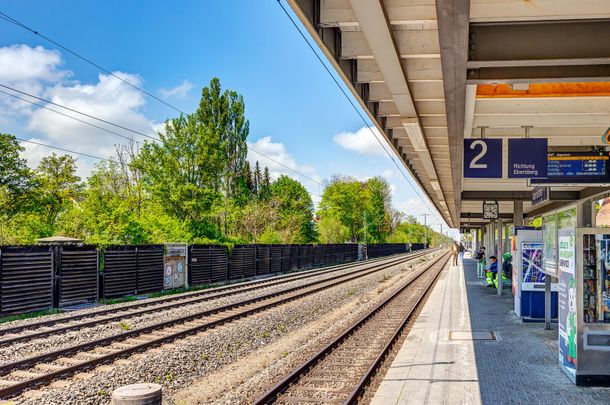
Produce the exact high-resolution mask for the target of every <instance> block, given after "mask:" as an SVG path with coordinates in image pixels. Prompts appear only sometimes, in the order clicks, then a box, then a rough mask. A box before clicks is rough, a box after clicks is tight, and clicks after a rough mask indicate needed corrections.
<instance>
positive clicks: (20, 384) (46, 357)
mask: <svg viewBox="0 0 610 405" xmlns="http://www.w3.org/2000/svg"><path fill="white" fill-rule="evenodd" d="M417 257H419V256H417ZM417 257H412V256H409V257H403V260H402V261H399V262H398V263H396V262H392V263H389V264H387V263H381V264H378V265H377V266H374V267H372V268H371V267H369V268H366V269H361V270H359V271H358V272H354V273H356V274H354V273H351V274H349V275H347V276H346V275H337V276H336V277H333V278H331V279H328V280H324V281H323V282H312V283H309V284H307V285H303V286H296V287H292V288H290V289H287V290H283V291H279V292H274V293H270V294H267V295H264V296H261V297H256V298H251V299H248V300H244V301H241V302H238V303H233V304H228V305H224V306H221V307H217V308H213V309H210V310H206V311H202V312H200V313H196V314H191V315H188V316H184V317H181V318H177V319H172V320H168V321H164V322H161V323H159V324H155V325H149V326H145V327H142V328H138V329H134V330H131V331H128V332H124V333H121V334H117V335H112V336H108V337H105V338H100V339H97V340H94V341H89V342H85V343H81V344H78V345H74V346H70V347H67V348H64V349H58V350H55V351H53V352H48V353H43V354H40V355H36V356H32V357H29V358H26V359H22V360H18V361H15V362H11V363H7V364H4V365H1V366H0V373H1V374H3V375H4V374H7V373H9V372H11V371H14V370H18V369H23V368H24V367H34V366H36V365H38V364H41V363H44V362H45V361H50V360H55V359H57V358H59V357H61V356H64V355H70V354H75V355H78V354H80V353H82V352H84V351H86V350H89V349H93V348H97V347H99V346H103V345H106V344H109V343H116V342H120V341H123V340H125V339H127V338H129V337H134V336H139V335H144V334H146V333H151V332H158V333H159V332H161V331H160V329H162V328H170V327H172V326H175V325H177V324H181V323H186V322H189V321H194V320H196V319H198V318H202V317H205V316H208V315H214V314H219V315H222V312H226V311H231V310H234V309H238V308H239V307H244V306H247V305H251V304H256V303H257V302H260V301H264V300H270V301H271V302H267V303H264V302H263V303H261V304H260V305H258V306H254V307H252V308H244V309H242V310H241V311H238V312H236V313H229V314H227V315H224V316H221V317H220V318H218V319H213V320H210V321H208V322H204V323H201V324H198V325H195V326H192V327H191V326H187V327H185V328H184V329H180V330H178V331H177V332H174V331H172V332H170V333H169V334H167V335H165V336H161V337H153V339H151V340H148V341H145V342H141V341H139V342H138V343H137V344H134V345H133V346H131V347H128V348H121V349H117V350H116V351H115V352H112V353H108V354H101V355H99V356H97V357H95V358H93V359H91V358H90V359H88V360H83V361H82V362H81V363H78V364H73V365H68V366H66V367H63V368H62V369H58V370H56V371H51V372H46V373H35V374H40V375H39V376H36V377H33V378H30V379H28V380H26V381H15V384H13V385H10V386H8V387H5V388H0V398H6V397H9V396H12V395H15V394H18V393H19V392H21V391H23V390H24V389H26V388H28V387H30V386H32V385H37V384H42V383H45V382H48V381H50V380H52V379H54V378H57V377H59V376H62V375H66V374H70V373H73V372H74V371H76V370H82V369H87V368H91V367H93V366H95V365H97V364H100V363H104V362H107V361H110V360H113V359H116V358H120V357H124V356H126V355H128V354H132V353H134V352H139V351H142V350H145V349H148V348H150V347H153V346H158V345H159V344H162V343H166V342H168V341H173V340H176V339H178V338H180V337H183V336H187V335H190V334H193V333H198V332H201V331H203V330H207V329H210V328H213V327H215V326H218V325H220V324H224V323H227V322H230V321H233V320H236V319H239V318H242V317H244V316H248V315H251V314H253V313H256V312H260V311H262V310H266V309H269V308H272V307H276V306H278V305H282V304H285V303H288V302H291V301H294V300H296V299H299V298H302V297H305V296H308V295H311V294H314V293H316V292H319V291H322V290H325V289H328V288H332V287H334V286H336V285H339V284H343V283H346V282H349V281H352V280H355V279H358V278H362V277H365V276H367V275H370V274H374V273H377V272H379V271H382V270H385V269H387V268H389V267H393V266H396V265H398V264H401V263H404V262H408V261H411V260H413V259H415V258H417ZM308 287H311V288H309V289H308ZM298 290H305V291H301V292H298V293H296V294H293V295H290V294H291V293H294V292H297V291H298ZM282 295H285V296H286V297H284V298H281V297H280V296H282ZM273 298H279V299H278V300H273Z"/></svg>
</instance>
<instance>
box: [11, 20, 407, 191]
mask: <svg viewBox="0 0 610 405" xmlns="http://www.w3.org/2000/svg"><path fill="white" fill-rule="evenodd" d="M0 18H1V19H3V20H5V21H7V22H9V23H12V24H14V25H16V26H18V27H21V28H23V29H25V30H27V31H30V32H31V33H33V34H35V35H38V36H39V37H41V38H43V39H45V40H46V41H48V42H50V43H52V44H53V45H55V46H57V47H59V48H61V49H63V50H65V51H66V52H68V53H70V54H72V55H74V56H76V57H77V58H79V59H81V60H83V61H84V62H87V63H88V64H90V65H91V66H94V67H95V68H97V69H99V70H101V71H103V72H105V73H107V74H109V75H111V76H113V77H115V78H116V79H118V80H120V81H122V82H123V83H125V84H127V85H129V86H131V87H132V88H134V89H136V90H138V91H140V92H142V93H143V94H146V95H147V96H149V97H152V98H153V99H155V100H157V101H159V102H161V103H163V104H165V105H166V106H168V107H170V108H172V109H174V110H176V111H178V112H180V113H181V114H183V115H187V114H186V113H185V112H184V111H182V110H181V109H179V108H178V107H176V106H173V105H171V104H169V103H168V102H166V101H164V100H162V99H160V98H158V97H157V96H155V95H153V94H151V93H149V92H148V91H146V90H144V89H142V88H141V87H139V86H137V85H135V84H134V83H131V82H130V81H128V80H126V79H124V78H122V77H120V76H118V75H116V74H115V73H113V72H112V71H110V70H109V69H106V68H104V67H103V66H101V65H99V64H98V63H96V62H94V61H93V60H91V59H89V58H87V57H85V56H82V55H80V54H79V53H77V52H76V51H73V50H72V49H70V48H68V47H66V46H64V45H62V44H60V43H59V42H57V41H55V40H53V39H51V38H50V37H48V36H46V35H44V34H42V33H41V32H39V31H37V30H35V29H33V28H31V27H29V26H27V25H25V24H24V23H23V22H21V21H19V20H17V19H15V18H13V17H11V16H9V15H8V14H6V13H4V12H2V11H0ZM329 73H330V72H329ZM337 84H338V83H337ZM0 86H2V87H4V88H7V89H9V90H13V91H15V92H18V93H21V94H24V95H28V96H30V97H33V98H36V99H38V100H40V101H43V102H46V103H49V104H53V105H55V106H57V107H60V108H64V109H67V110H69V111H72V112H75V113H77V114H81V115H84V116H86V117H88V118H92V119H95V120H97V121H100V122H103V123H105V124H108V125H112V126H115V127H118V128H121V129H123V130H126V131H129V132H133V133H136V134H138V135H141V136H144V137H147V138H151V139H155V140H157V141H159V139H157V138H154V137H151V136H149V135H146V134H144V133H142V132H139V131H135V130H132V129H130V128H126V127H124V126H122V125H118V124H115V123H113V122H110V121H107V120H103V119H100V118H98V117H95V116H93V115H90V114H86V113H83V112H81V111H77V110H75V109H72V108H69V107H66V106H62V105H60V104H58V103H54V102H52V101H50V100H45V99H42V98H40V97H37V96H34V95H31V94H27V93H25V92H22V91H20V90H17V89H14V88H11V87H9V86H6V85H2V84H0ZM350 103H351V100H350ZM51 111H52V110H51ZM367 126H368V125H367ZM373 135H374V134H373ZM375 138H376V139H377V137H375ZM377 141H378V142H380V141H379V139H377ZM380 145H381V146H382V148H384V150H385V147H383V144H381V143H380ZM248 149H252V148H251V147H249V146H248ZM253 152H255V153H258V154H259V155H261V156H264V157H265V158H267V159H269V160H271V161H272V162H275V163H277V164H279V165H280V166H282V167H285V168H286V169H288V170H290V171H292V172H294V173H296V174H298V175H300V176H302V177H303V178H306V179H308V180H310V181H313V182H314V183H316V184H319V185H321V186H324V185H323V184H322V183H320V182H318V181H317V180H314V179H312V178H311V177H309V176H307V175H305V174H303V173H301V172H299V171H297V170H295V169H292V168H290V167H288V166H287V165H285V164H282V163H280V162H278V161H276V160H274V159H272V158H270V157H269V156H267V155H265V154H264V153H261V152H259V151H256V150H253ZM386 153H388V152H387V151H386ZM388 156H390V155H388ZM390 158H391V159H392V160H393V158H392V157H391V156H390ZM394 164H396V162H394ZM397 167H398V166H397ZM398 169H399V170H400V167H399V168H398ZM401 173H402V171H401ZM403 176H404V174H403ZM409 184H410V183H409ZM411 187H413V186H411ZM416 193H417V192H416Z"/></svg>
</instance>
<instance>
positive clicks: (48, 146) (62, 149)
mask: <svg viewBox="0 0 610 405" xmlns="http://www.w3.org/2000/svg"><path fill="white" fill-rule="evenodd" d="M15 139H16V140H18V141H19V142H26V143H29V144H33V145H38V146H42V147H45V148H49V149H54V150H59V151H62V152H66V153H72V154H75V155H79V156H84V157H88V158H92V159H97V160H99V161H106V162H110V163H115V164H120V162H118V161H116V160H114V159H111V158H105V157H101V156H98V155H93V154H90V153H85V152H79V151H76V150H73V149H67V148H62V147H60V146H54V145H49V144H46V143H42V142H38V141H32V140H31V139H24V138H20V137H17V136H16V137H15ZM127 166H132V164H131V163H127ZM309 193H310V194H312V195H315V196H316V197H320V198H322V196H321V195H319V194H316V193H312V192H309Z"/></svg>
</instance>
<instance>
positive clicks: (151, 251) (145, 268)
mask: <svg viewBox="0 0 610 405" xmlns="http://www.w3.org/2000/svg"><path fill="white" fill-rule="evenodd" d="M163 255H164V247H163V245H150V246H138V247H137V269H138V271H137V286H136V290H137V293H138V294H145V293H151V292H156V291H161V290H163Z"/></svg>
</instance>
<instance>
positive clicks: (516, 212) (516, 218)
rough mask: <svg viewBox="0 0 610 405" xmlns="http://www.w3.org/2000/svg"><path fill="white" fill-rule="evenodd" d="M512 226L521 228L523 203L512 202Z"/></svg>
mask: <svg viewBox="0 0 610 405" xmlns="http://www.w3.org/2000/svg"><path fill="white" fill-rule="evenodd" d="M513 224H515V226H523V201H513Z"/></svg>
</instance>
